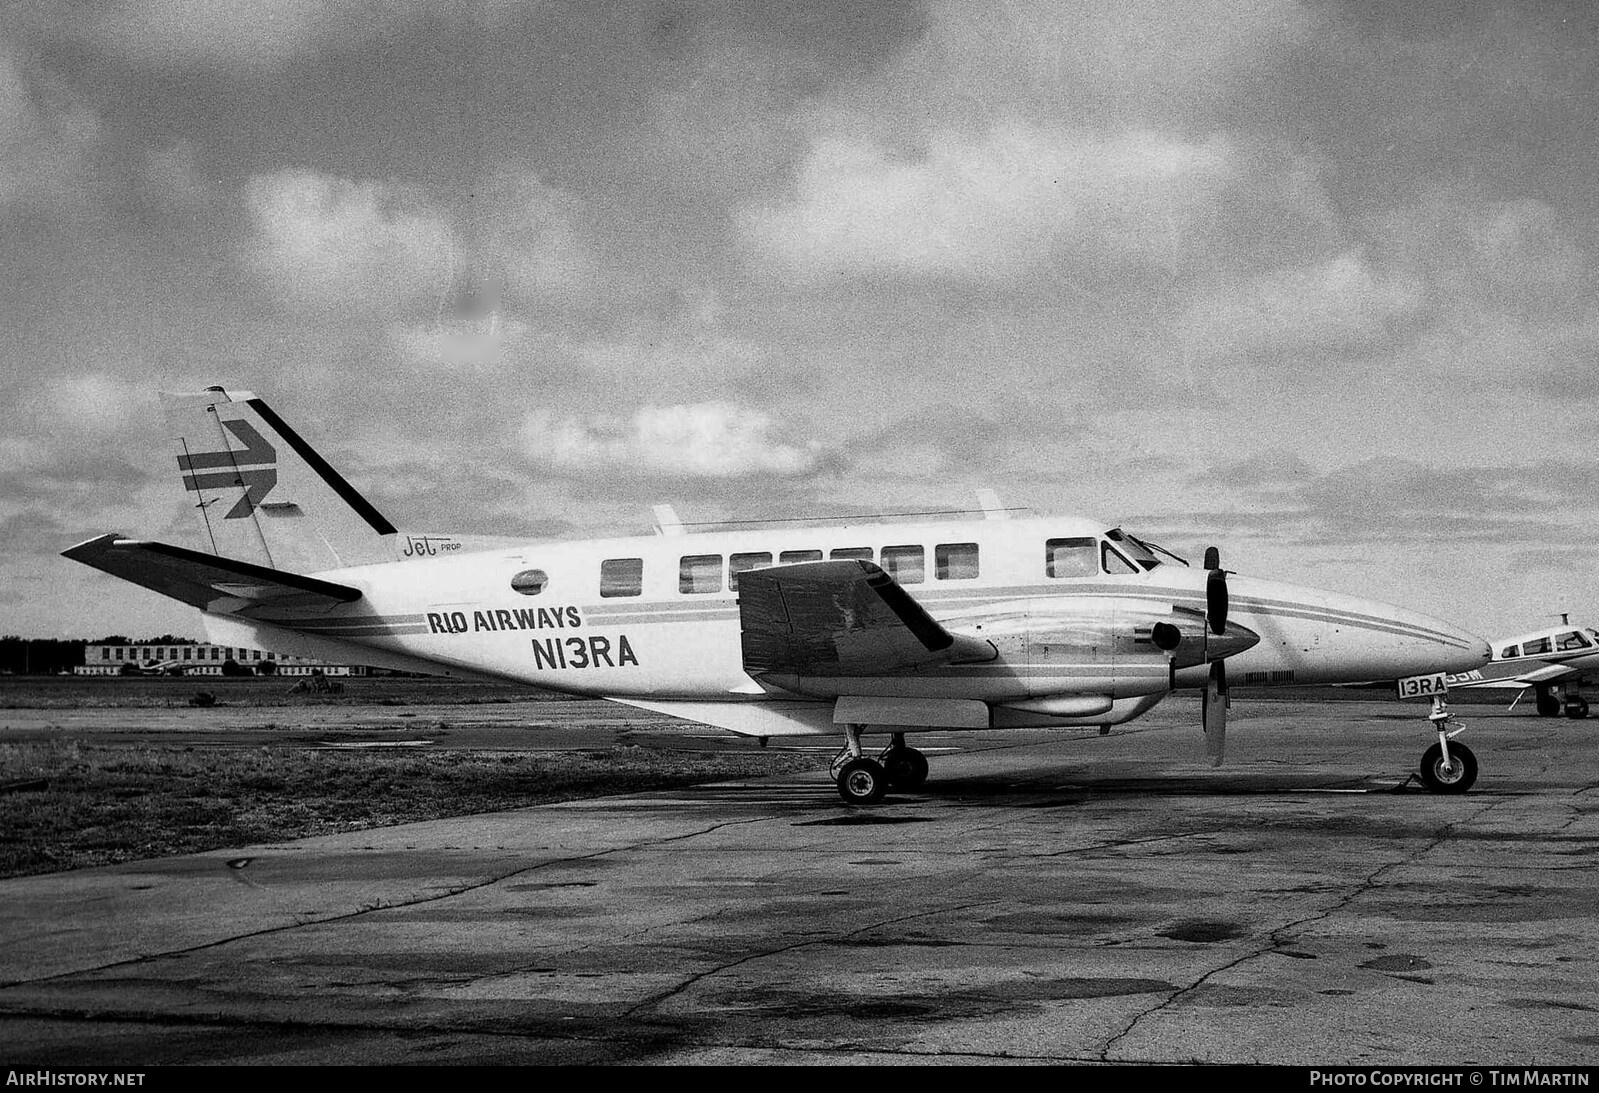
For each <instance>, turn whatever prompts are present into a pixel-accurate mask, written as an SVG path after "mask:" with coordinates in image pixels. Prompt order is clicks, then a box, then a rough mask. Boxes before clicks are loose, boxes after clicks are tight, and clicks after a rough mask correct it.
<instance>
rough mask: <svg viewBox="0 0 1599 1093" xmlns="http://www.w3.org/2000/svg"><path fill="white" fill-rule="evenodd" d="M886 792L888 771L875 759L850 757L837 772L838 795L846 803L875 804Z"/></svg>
mask: <svg viewBox="0 0 1599 1093" xmlns="http://www.w3.org/2000/svg"><path fill="white" fill-rule="evenodd" d="M887 792H888V772H887V771H885V770H884V769H883V766H882V764H881V763H879V762H878V761H877V760H875V759H851V760H850V761H849V762H847V763H845V764H844V766H843V767H842V768H841V769H840V770H839V772H838V795H839V796H840V797H842V798H843V799H844V803H845V804H847V805H875V804H876V803H877V802H878V801H881V800H882V799H883V794H885V793H887Z"/></svg>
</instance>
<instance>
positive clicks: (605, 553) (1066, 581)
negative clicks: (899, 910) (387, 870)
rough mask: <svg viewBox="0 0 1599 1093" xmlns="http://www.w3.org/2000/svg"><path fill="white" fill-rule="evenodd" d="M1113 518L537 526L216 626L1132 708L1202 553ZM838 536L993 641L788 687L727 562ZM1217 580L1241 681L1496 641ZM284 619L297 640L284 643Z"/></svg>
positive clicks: (572, 668)
mask: <svg viewBox="0 0 1599 1093" xmlns="http://www.w3.org/2000/svg"><path fill="white" fill-rule="evenodd" d="M1108 531H1109V529H1108V528H1107V527H1106V525H1103V524H1100V523H1097V522H1094V521H1088V520H1083V519H1070V518H1063V519H1045V518H1037V519H1033V518H1029V519H1016V520H1005V519H990V520H980V521H962V522H928V523H918V524H877V523H862V524H859V525H854V526H840V527H828V528H797V527H784V528H777V529H772V528H766V529H761V530H742V531H733V532H714V533H697V534H689V535H656V536H647V537H636V538H622V539H606V540H591V541H586V542H537V543H529V544H527V545H525V546H522V547H518V548H514V549H504V550H495V551H488V552H482V553H471V554H456V555H450V556H436V557H427V556H418V557H414V558H412V559H410V560H407V561H401V562H395V563H388V564H381V565H368V566H359V567H354V568H349V569H342V570H335V571H330V572H326V573H321V574H318V576H320V577H322V578H324V579H326V580H329V581H335V582H338V583H340V584H345V585H349V586H353V587H355V588H358V589H360V590H361V593H362V598H361V599H360V600H359V601H357V602H355V603H352V604H347V605H341V606H339V607H335V608H325V609H319V610H317V611H311V612H303V613H300V614H287V615H285V614H282V613H279V614H277V615H274V616H273V617H272V618H271V619H270V620H262V619H255V620H247V619H242V618H240V617H238V616H231V615H227V614H208V615H207V619H208V623H209V624H210V626H209V628H210V630H211V632H212V637H213V640H227V641H231V642H233V643H235V644H238V643H242V642H243V641H244V640H245V639H246V638H247V637H248V636H249V634H250V632H251V631H252V630H254V631H255V639H256V640H257V641H261V642H263V643H266V642H268V641H269V642H270V644H271V646H272V647H274V648H278V649H280V650H283V651H304V652H307V653H310V654H313V655H316V654H321V655H328V654H330V653H332V652H334V651H338V652H340V653H342V655H344V656H346V657H348V656H350V655H351V653H350V651H349V650H348V648H347V647H345V648H343V649H339V650H334V649H333V648H331V647H330V646H329V644H328V643H330V642H337V643H339V644H341V645H343V643H354V644H356V645H359V646H361V647H362V649H363V654H362V655H364V656H365V658H366V660H367V661H368V662H369V663H373V664H378V665H384V664H388V665H390V666H393V667H404V668H414V669H421V670H428V671H434V672H441V673H444V674H460V675H472V676H488V677H495V678H500V679H506V680H514V681H517V682H520V683H526V684H533V685H536V686H539V687H544V688H549V689H551V690H555V691H562V692H566V693H570V694H580V695H594V696H601V697H606V698H615V699H620V700H624V701H625V700H641V702H640V704H643V703H645V702H650V701H682V702H694V703H740V702H757V701H758V702H764V703H771V702H774V701H782V700H785V699H794V700H804V701H811V702H815V701H830V700H833V699H836V698H839V697H843V696H847V695H877V696H891V697H899V698H924V699H938V700H946V699H948V700H975V701H979V702H983V703H989V704H997V705H1003V704H1007V703H1015V702H1025V701H1027V700H1033V699H1043V698H1047V697H1049V696H1079V695H1094V696H1105V697H1107V698H1108V699H1110V700H1112V701H1115V702H1117V703H1118V705H1119V706H1120V707H1121V708H1122V709H1123V710H1124V711H1125V712H1126V713H1127V715H1128V716H1136V714H1137V713H1138V712H1142V711H1143V710H1144V709H1147V708H1148V707H1149V706H1150V705H1153V702H1154V701H1157V700H1158V696H1160V695H1164V694H1166V693H1168V692H1169V691H1170V690H1171V689H1172V688H1173V687H1174V686H1178V687H1180V686H1198V685H1201V684H1202V683H1203V681H1204V678H1205V672H1206V670H1207V669H1206V666H1205V665H1204V664H1203V663H1200V664H1198V665H1197V666H1195V665H1190V666H1188V667H1178V668H1174V667H1173V664H1172V660H1171V658H1170V657H1168V656H1166V655H1165V654H1164V653H1161V652H1160V651H1159V650H1156V649H1155V648H1154V647H1153V646H1152V645H1151V644H1150V643H1149V639H1148V634H1149V628H1150V625H1151V623H1152V622H1153V621H1159V620H1162V619H1177V620H1179V621H1181V622H1183V623H1184V625H1185V626H1187V629H1188V631H1190V632H1192V633H1193V634H1196V635H1197V634H1199V633H1201V632H1202V630H1203V626H1202V621H1203V614H1204V612H1205V608H1206V605H1205V582H1206V578H1207V571H1206V570H1204V569H1200V568H1197V567H1196V568H1188V567H1185V566H1182V565H1178V564H1175V563H1173V562H1170V561H1165V562H1164V564H1156V565H1153V566H1152V567H1148V566H1146V565H1144V564H1141V556H1140V554H1139V553H1138V552H1137V551H1136V550H1134V549H1133V548H1131V547H1130V546H1128V545H1127V544H1125V543H1122V542H1119V541H1118V542H1113V541H1111V540H1110V539H1107V538H1106V535H1107V532H1108ZM1111 534H1112V535H1114V533H1111ZM1063 543H1064V544H1068V547H1062V546H1061V545H1060V544H1063ZM1090 543H1091V544H1092V545H1093V549H1092V551H1091V550H1090V548H1089V544H1090ZM1068 551H1072V552H1074V553H1071V554H1068ZM841 555H843V556H849V557H864V558H867V559H869V560H871V561H874V562H876V563H877V564H879V565H882V566H883V568H884V569H886V570H888V571H889V572H890V573H891V574H893V575H894V576H895V578H896V580H897V581H898V582H899V583H900V584H901V585H902V586H903V587H904V589H905V591H906V592H908V593H909V594H910V595H911V596H912V597H913V598H914V599H915V600H916V602H917V603H919V604H921V605H922V606H923V607H924V608H925V609H926V610H927V612H928V613H929V614H930V615H932V616H933V617H934V618H935V619H936V620H938V621H939V622H940V623H942V624H943V625H944V627H945V628H946V629H947V630H949V631H950V632H951V633H954V634H958V635H961V636H964V637H971V638H976V639H986V640H987V641H989V642H991V643H992V644H993V646H994V649H995V653H996V655H995V656H994V657H993V658H992V659H990V660H988V661H986V662H983V663H967V664H948V665H942V666H940V667H938V668H937V669H936V670H927V671H918V672H913V673H904V674H890V675H882V676H874V677H870V678H864V679H843V680H839V679H835V680H830V681H826V682H817V683H815V684H814V685H811V686H809V687H807V688H806V689H804V691H803V693H800V694H793V693H789V692H786V691H774V689H773V688H771V687H769V686H768V687H763V686H762V685H760V684H759V683H757V682H756V681H755V680H754V679H752V677H751V676H750V675H749V674H747V673H746V672H745V670H744V659H743V654H742V649H741V626H740V609H739V604H738V598H737V592H736V591H734V590H732V589H731V588H730V587H729V586H730V584H731V583H732V581H733V577H734V576H736V574H735V573H732V572H730V567H731V568H732V569H734V570H736V569H740V568H753V567H760V566H766V565H779V564H786V563H797V562H805V561H811V560H819V559H824V558H834V557H839V556H841ZM1052 570H1053V573H1054V575H1052ZM1228 587H1229V592H1230V612H1229V615H1228V620H1229V622H1230V623H1231V624H1235V625H1236V626H1241V627H1244V628H1247V629H1248V630H1249V631H1252V632H1253V633H1254V634H1255V635H1258V637H1259V641H1258V643H1256V644H1254V645H1253V646H1252V647H1250V648H1248V649H1245V650H1244V651H1242V652H1239V653H1236V654H1234V655H1231V656H1228V657H1227V668H1228V673H1229V676H1230V678H1231V680H1232V681H1233V682H1234V683H1237V684H1246V685H1249V684H1290V683H1299V684H1306V683H1309V684H1314V683H1347V682H1357V681H1366V680H1379V679H1396V678H1399V677H1402V676H1407V675H1415V674H1420V673H1425V672H1435V671H1443V672H1460V671H1465V670H1469V669H1471V668H1476V667H1479V666H1480V665H1481V664H1482V663H1483V662H1484V661H1485V660H1486V659H1487V647H1486V644H1485V643H1484V642H1482V641H1481V640H1480V639H1478V638H1476V637H1474V636H1473V635H1471V634H1468V633H1465V632H1463V631H1460V630H1458V629H1456V628H1454V627H1452V626H1450V625H1448V624H1447V623H1444V622H1440V621H1439V620H1437V619H1433V618H1430V617H1428V616H1425V615H1420V614H1417V613H1415V612H1411V611H1406V610H1403V609H1401V608H1397V607H1393V606H1390V605H1388V604H1384V603H1379V602H1376V601H1372V600H1366V599H1360V598H1357V597H1353V596H1345V595H1341V594H1338V593H1334V592H1324V591H1319V590H1316V589H1311V588H1303V587H1299V586H1295V585H1288V584H1280V583H1276V582H1271V581H1262V580H1254V579H1250V578H1247V577H1241V576H1236V575H1233V576H1230V577H1229V579H1228ZM286 631H290V632H293V634H295V635H298V636H299V637H300V640H301V641H302V643H303V645H302V649H301V650H291V649H285V648H284V646H285V641H286V638H287V636H288V635H287V634H286ZM1140 634H1141V635H1142V636H1141V637H1140ZM1195 640H1198V639H1197V638H1196V639H1195ZM1128 700H1142V701H1139V702H1136V703H1133V704H1131V705H1129V704H1128ZM1063 708H1064V707H1063ZM1121 719H1124V718H1122V717H1120V716H1116V717H1099V718H1094V717H1089V718H1088V720H1089V721H1094V720H1100V721H1110V720H1121ZM996 723H997V722H996Z"/></svg>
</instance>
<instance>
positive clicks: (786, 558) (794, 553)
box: [777, 550, 822, 565]
mask: <svg viewBox="0 0 1599 1093" xmlns="http://www.w3.org/2000/svg"><path fill="white" fill-rule="evenodd" d="M821 560H822V552H821V551H819V550H785V551H783V553H781V554H779V555H778V556H777V561H778V564H780V565H798V564H799V563H801V562H819V561H821Z"/></svg>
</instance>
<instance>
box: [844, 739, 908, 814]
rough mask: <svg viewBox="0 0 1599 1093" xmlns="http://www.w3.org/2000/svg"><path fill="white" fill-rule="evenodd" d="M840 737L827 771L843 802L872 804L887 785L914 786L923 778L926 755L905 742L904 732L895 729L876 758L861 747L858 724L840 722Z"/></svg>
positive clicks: (893, 787)
mask: <svg viewBox="0 0 1599 1093" xmlns="http://www.w3.org/2000/svg"><path fill="white" fill-rule="evenodd" d="M844 737H845V743H844V747H843V749H842V750H841V751H840V752H839V753H838V754H837V755H835V756H834V757H833V763H832V766H831V767H830V768H829V773H830V774H832V776H833V781H835V782H837V783H838V795H839V796H840V797H842V798H844V803H845V804H851V805H875V804H876V803H877V802H878V801H881V800H882V799H883V794H885V793H887V792H888V791H889V790H890V789H916V788H918V787H919V786H921V784H922V783H923V782H925V781H927V756H925V755H923V754H922V753H921V752H919V751H917V750H916V749H915V748H913V747H909V746H907V745H906V743H905V734H904V733H902V732H897V733H895V734H894V736H893V739H892V741H891V742H890V744H889V745H888V747H886V748H884V749H883V750H882V751H881V752H879V753H878V756H877V758H876V759H870V758H868V757H867V756H866V754H865V753H864V752H863V751H862V750H861V727H860V726H859V725H846V726H844Z"/></svg>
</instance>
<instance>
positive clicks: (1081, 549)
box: [1044, 537, 1099, 577]
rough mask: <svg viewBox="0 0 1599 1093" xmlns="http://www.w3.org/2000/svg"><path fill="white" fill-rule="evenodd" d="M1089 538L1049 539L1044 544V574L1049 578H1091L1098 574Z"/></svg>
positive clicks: (1093, 543) (1093, 542)
mask: <svg viewBox="0 0 1599 1093" xmlns="http://www.w3.org/2000/svg"><path fill="white" fill-rule="evenodd" d="M1096 552H1097V544H1096V543H1095V541H1094V540H1093V539H1091V538H1087V537H1076V538H1071V539H1051V540H1049V541H1048V542H1047V543H1045V544H1044V573H1045V574H1046V575H1047V576H1050V577H1093V576H1097V575H1098V573H1099V566H1098V564H1097V563H1096V561H1095V558H1094V555H1095V553H1096Z"/></svg>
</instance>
